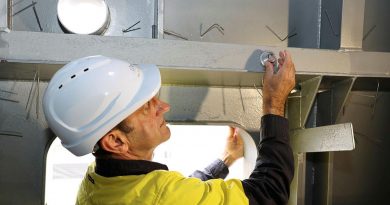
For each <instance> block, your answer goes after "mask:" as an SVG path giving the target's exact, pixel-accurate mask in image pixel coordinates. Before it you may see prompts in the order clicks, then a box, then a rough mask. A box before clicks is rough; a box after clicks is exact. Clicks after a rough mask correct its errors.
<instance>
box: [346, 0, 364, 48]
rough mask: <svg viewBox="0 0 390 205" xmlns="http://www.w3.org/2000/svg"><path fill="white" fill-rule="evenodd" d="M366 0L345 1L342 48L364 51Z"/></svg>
mask: <svg viewBox="0 0 390 205" xmlns="http://www.w3.org/2000/svg"><path fill="white" fill-rule="evenodd" d="M365 1H366V0H343V12H342V14H343V16H342V22H341V42H340V47H341V48H346V49H359V50H361V49H362V43H363V26H364V5H365Z"/></svg>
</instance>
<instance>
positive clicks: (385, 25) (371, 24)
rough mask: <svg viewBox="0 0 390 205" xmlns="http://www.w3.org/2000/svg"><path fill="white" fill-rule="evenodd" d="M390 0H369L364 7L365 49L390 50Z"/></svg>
mask: <svg viewBox="0 0 390 205" xmlns="http://www.w3.org/2000/svg"><path fill="white" fill-rule="evenodd" d="M389 9H390V1H388V0H367V1H366V3H365V8H364V32H363V50H365V51H382V52H389V51H390V39H389V35H390V25H389V19H390V13H389Z"/></svg>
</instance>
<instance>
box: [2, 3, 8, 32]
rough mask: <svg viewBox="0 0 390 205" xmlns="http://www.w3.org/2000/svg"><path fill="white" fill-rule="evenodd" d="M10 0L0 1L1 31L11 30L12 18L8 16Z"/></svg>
mask: <svg viewBox="0 0 390 205" xmlns="http://www.w3.org/2000/svg"><path fill="white" fill-rule="evenodd" d="M8 4H9V1H8V0H2V1H1V2H0V32H9V31H10V30H9V25H8V21H9V20H10V19H9V18H8V14H9V12H8V8H9V5H8Z"/></svg>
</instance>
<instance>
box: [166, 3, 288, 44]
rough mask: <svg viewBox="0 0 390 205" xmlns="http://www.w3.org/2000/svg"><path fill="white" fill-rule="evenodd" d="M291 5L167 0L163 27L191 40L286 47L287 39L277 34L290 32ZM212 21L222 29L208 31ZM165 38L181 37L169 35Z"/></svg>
mask: <svg viewBox="0 0 390 205" xmlns="http://www.w3.org/2000/svg"><path fill="white" fill-rule="evenodd" d="M288 4H289V2H288V1H285V0H274V1H258V0H243V1H235V0H214V1H208V0H198V1H192V0H170V1H165V2H164V29H167V30H170V31H174V32H176V33H178V34H180V35H182V36H184V37H186V38H188V39H189V40H192V41H207V42H219V43H240V44H254V45H272V46H283V47H285V46H287V42H288V41H287V39H285V40H283V41H281V40H279V38H278V37H277V36H279V37H280V38H282V39H283V38H284V37H285V36H287V35H288ZM275 14H277V15H275ZM201 24H202V32H201V31H200V25H201ZM213 24H218V25H220V26H221V27H222V28H223V31H222V32H220V31H218V29H217V28H214V29H212V30H210V32H207V33H205V32H206V31H207V29H208V28H210V27H211V26H212V25H213ZM267 26H268V27H269V28H270V29H271V30H272V31H273V32H275V33H276V35H275V34H273V33H272V31H271V30H269V29H268V28H267ZM204 33H205V34H204ZM222 33H223V34H222ZM201 34H204V35H202V37H201ZM164 38H167V39H178V38H176V37H172V36H169V35H164Z"/></svg>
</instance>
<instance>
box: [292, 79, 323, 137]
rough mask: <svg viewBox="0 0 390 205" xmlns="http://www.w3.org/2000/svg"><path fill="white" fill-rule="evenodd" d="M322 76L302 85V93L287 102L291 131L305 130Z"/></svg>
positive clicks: (297, 93)
mask: <svg viewBox="0 0 390 205" xmlns="http://www.w3.org/2000/svg"><path fill="white" fill-rule="evenodd" d="M321 79H322V76H317V77H314V78H312V79H309V80H306V81H304V82H302V83H300V87H301V91H300V92H296V93H294V94H292V95H291V96H290V97H289V99H288V102H287V109H288V111H287V114H288V119H289V122H290V129H297V128H303V127H304V126H305V124H306V121H307V117H308V116H309V112H310V109H311V107H312V105H313V102H314V99H315V97H316V94H317V91H318V88H319V86H320V83H321Z"/></svg>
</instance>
